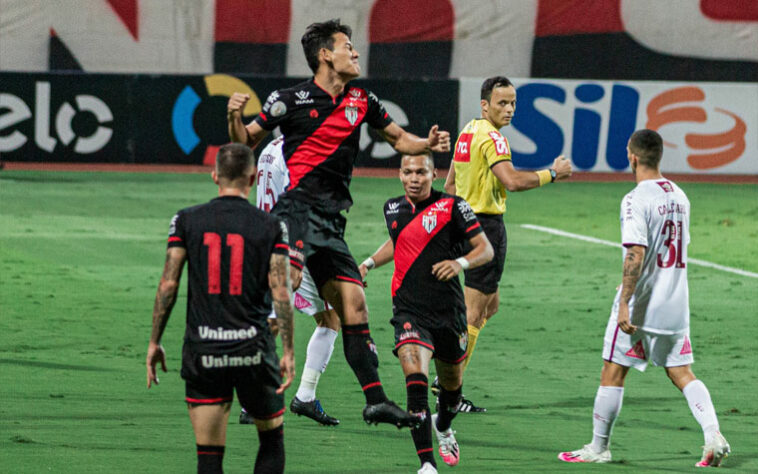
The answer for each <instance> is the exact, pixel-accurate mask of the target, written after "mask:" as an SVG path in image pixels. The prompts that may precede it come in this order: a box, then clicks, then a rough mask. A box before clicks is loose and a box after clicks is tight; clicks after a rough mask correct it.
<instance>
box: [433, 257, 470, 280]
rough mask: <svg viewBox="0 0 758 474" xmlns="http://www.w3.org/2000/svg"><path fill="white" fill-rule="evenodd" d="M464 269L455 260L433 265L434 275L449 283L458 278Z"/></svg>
mask: <svg viewBox="0 0 758 474" xmlns="http://www.w3.org/2000/svg"><path fill="white" fill-rule="evenodd" d="M462 269H463V268H462V267H461V264H460V263H458V262H456V261H455V260H443V261H441V262H437V263H435V264H434V265H432V275H434V277H435V278H437V279H438V280H439V281H448V280H451V279H453V278H454V277H456V276H458V274H459V273H460V272H461V270H462Z"/></svg>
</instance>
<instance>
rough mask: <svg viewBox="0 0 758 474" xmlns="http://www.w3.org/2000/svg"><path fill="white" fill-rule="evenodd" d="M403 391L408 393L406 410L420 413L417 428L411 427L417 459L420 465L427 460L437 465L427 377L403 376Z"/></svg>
mask: <svg viewBox="0 0 758 474" xmlns="http://www.w3.org/2000/svg"><path fill="white" fill-rule="evenodd" d="M405 391H406V393H407V394H408V411H409V412H411V413H415V414H420V415H421V419H422V420H423V421H422V422H421V425H420V426H419V427H418V428H412V429H411V436H412V437H413V444H414V446H416V454H418V459H419V461H421V465H422V466H423V465H424V463H425V462H428V463H431V465H432V466H435V467H437V464H436V463H435V462H434V448H433V447H432V417H431V416H429V379H428V378H427V376H426V375H424V374H421V373H416V374H410V375H408V376H407V377H406V378H405Z"/></svg>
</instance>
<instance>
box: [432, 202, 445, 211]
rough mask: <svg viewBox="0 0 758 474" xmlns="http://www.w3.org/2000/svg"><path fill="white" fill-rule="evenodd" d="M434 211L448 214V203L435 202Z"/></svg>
mask: <svg viewBox="0 0 758 474" xmlns="http://www.w3.org/2000/svg"><path fill="white" fill-rule="evenodd" d="M433 210H434V211H437V212H447V201H437V202H435V203H434V208H433Z"/></svg>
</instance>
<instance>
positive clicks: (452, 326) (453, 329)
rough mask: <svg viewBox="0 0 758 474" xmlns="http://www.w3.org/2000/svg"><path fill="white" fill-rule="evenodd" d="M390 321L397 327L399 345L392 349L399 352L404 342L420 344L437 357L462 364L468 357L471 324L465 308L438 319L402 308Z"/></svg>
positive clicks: (396, 333) (396, 337) (394, 352)
mask: <svg viewBox="0 0 758 474" xmlns="http://www.w3.org/2000/svg"><path fill="white" fill-rule="evenodd" d="M390 322H391V323H392V325H393V326H394V327H395V348H394V349H393V350H392V352H393V354H395V356H397V350H398V349H399V348H400V346H403V345H405V344H417V345H419V346H422V347H426V348H427V349H429V350H431V351H432V352H433V353H434V354H433V357H434V358H435V359H437V360H439V361H442V362H446V363H448V364H460V363H461V362H463V360H464V359H465V358H466V349H467V347H468V326H467V325H466V312H465V311H459V312H456V313H455V314H451V315H445V317H444V318H443V317H441V318H440V319H439V320H437V321H435V322H434V323H432V322H427V321H423V320H421V319H420V318H418V317H417V316H415V315H413V314H411V313H409V312H402V311H398V312H396V313H395V315H394V316H393V317H392V319H391V320H390Z"/></svg>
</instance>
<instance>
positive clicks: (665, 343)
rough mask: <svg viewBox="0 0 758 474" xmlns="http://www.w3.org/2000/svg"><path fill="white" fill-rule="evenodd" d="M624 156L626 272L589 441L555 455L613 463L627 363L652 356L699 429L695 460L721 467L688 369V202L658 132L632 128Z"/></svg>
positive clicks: (714, 425) (641, 366)
mask: <svg viewBox="0 0 758 474" xmlns="http://www.w3.org/2000/svg"><path fill="white" fill-rule="evenodd" d="M627 154H628V157H629V164H630V166H631V168H632V172H633V173H634V178H635V181H636V182H637V186H636V187H635V188H634V189H633V190H632V191H631V192H630V193H629V194H627V195H626V196H624V200H623V201H622V202H621V242H622V243H623V245H624V273H623V280H622V284H621V286H620V287H619V290H618V292H617V293H616V299H615V301H614V302H613V308H612V309H611V316H610V319H609V320H608V326H607V327H606V330H605V341H604V344H603V359H604V362H603V370H602V372H601V374H600V387H599V388H598V390H597V396H596V397H595V407H594V413H593V422H592V425H593V435H592V443H590V444H588V445H585V446H584V447H583V448H582V449H579V450H577V451H571V452H564V453H560V454H559V455H558V459H560V460H562V461H566V462H597V463H605V462H610V461H611V451H610V450H609V441H610V436H611V430H612V429H613V423H614V421H615V420H616V417H618V414H619V412H620V411H621V402H622V399H623V396H624V379H625V378H626V375H627V373H628V372H629V368H630V367H634V368H635V369H637V370H640V371H644V370H645V368H646V367H647V364H648V361H649V362H652V363H653V365H662V366H663V367H664V368H665V370H666V375H668V377H669V379H671V381H672V382H673V383H674V385H676V387H677V388H678V389H679V390H681V391H682V393H683V394H684V397H685V398H686V399H687V403H688V404H689V406H690V410H692V414H693V415H694V417H695V419H696V420H697V421H698V423H700V426H701V427H702V428H703V435H704V437H705V446H704V447H703V457H702V459H701V460H700V462H698V463H697V464H695V466H698V467H707V466H719V465H720V464H721V461H722V460H723V459H724V458H725V457H726V456H727V455H728V454H729V452H730V448H729V443H727V442H726V439H724V437H723V436H722V435H721V433H720V432H719V422H718V419H717V418H716V410H715V409H714V408H713V402H712V401H711V396H710V394H709V393H708V389H707V388H706V386H705V384H703V382H701V381H700V380H698V379H697V378H695V374H693V373H692V370H691V369H690V364H692V362H693V356H692V346H691V345H690V309H689V289H688V285H687V245H688V244H689V242H690V229H689V227H690V202H689V200H688V199H687V196H686V195H685V194H684V192H683V191H682V190H681V189H680V188H679V186H677V185H676V184H674V183H673V182H672V181H670V180H668V179H666V178H664V177H663V176H662V175H661V172H660V161H661V156H662V154H663V140H662V139H661V136H660V135H658V133H656V132H654V131H652V130H638V131H636V132H634V134H632V137H631V138H630V140H629V144H628V145H627Z"/></svg>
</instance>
